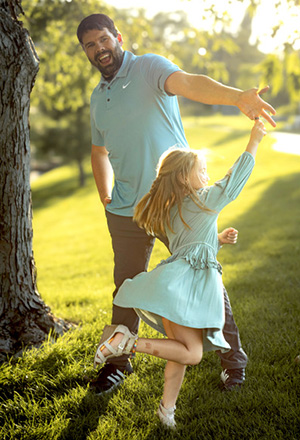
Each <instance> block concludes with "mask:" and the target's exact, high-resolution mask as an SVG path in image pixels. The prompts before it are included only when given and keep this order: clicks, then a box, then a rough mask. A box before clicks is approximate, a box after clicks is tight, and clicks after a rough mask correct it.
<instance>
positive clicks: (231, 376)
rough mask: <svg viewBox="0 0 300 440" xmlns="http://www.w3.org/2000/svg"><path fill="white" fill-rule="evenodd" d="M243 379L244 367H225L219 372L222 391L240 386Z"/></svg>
mask: <svg viewBox="0 0 300 440" xmlns="http://www.w3.org/2000/svg"><path fill="white" fill-rule="evenodd" d="M244 380H245V368H233V369H225V370H223V371H222V373H221V382H222V383H221V389H222V391H231V390H232V389H233V388H237V387H240V386H241V385H242V384H243V382H244Z"/></svg>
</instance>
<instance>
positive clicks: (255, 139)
mask: <svg viewBox="0 0 300 440" xmlns="http://www.w3.org/2000/svg"><path fill="white" fill-rule="evenodd" d="M266 134H267V131H266V129H265V126H264V124H263V123H262V121H260V120H259V119H256V120H255V123H254V126H253V128H252V130H251V134H250V139H249V142H248V145H247V147H246V151H248V153H250V154H252V156H253V157H255V156H256V152H257V148H258V145H259V143H260V141H261V140H262V138H263V137H264V136H265V135H266Z"/></svg>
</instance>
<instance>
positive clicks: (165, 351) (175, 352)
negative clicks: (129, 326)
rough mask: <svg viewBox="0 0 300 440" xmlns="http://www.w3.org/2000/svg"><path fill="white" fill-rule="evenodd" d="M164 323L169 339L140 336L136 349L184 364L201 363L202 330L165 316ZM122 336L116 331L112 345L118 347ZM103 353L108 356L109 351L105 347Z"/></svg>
mask: <svg viewBox="0 0 300 440" xmlns="http://www.w3.org/2000/svg"><path fill="white" fill-rule="evenodd" d="M163 323H164V326H165V330H166V333H167V336H168V339H162V338H160V339H154V338H153V339H152V338H139V339H138V340H137V345H136V351H137V352H139V353H146V354H150V355H152V356H156V357H159V358H161V359H166V360H168V361H173V362H177V363H179V364H182V365H196V364H199V362H200V361H201V358H202V330H199V329H194V328H190V327H183V326H181V325H178V324H174V323H173V322H171V321H168V320H167V319H165V318H163ZM169 335H170V336H169ZM171 335H173V338H171ZM122 338H123V334H122V333H116V335H115V336H114V337H113V339H112V340H111V341H110V345H112V346H113V347H117V346H118V344H119V342H121V340H122ZM102 353H103V354H104V355H105V356H106V355H107V354H109V351H108V350H107V348H106V347H104V349H103V350H102Z"/></svg>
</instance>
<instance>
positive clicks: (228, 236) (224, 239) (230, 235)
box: [218, 228, 239, 246]
mask: <svg viewBox="0 0 300 440" xmlns="http://www.w3.org/2000/svg"><path fill="white" fill-rule="evenodd" d="M238 233H239V231H238V230H237V229H234V228H227V229H224V231H222V232H220V234H218V239H219V242H220V246H222V245H223V244H235V243H236V242H237V239H238Z"/></svg>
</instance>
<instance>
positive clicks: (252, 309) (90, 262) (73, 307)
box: [0, 116, 300, 440]
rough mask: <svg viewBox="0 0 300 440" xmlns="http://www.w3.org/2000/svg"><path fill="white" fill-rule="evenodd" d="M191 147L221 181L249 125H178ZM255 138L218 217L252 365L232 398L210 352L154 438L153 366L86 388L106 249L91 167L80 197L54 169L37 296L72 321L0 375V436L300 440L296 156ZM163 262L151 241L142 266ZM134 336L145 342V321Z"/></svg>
mask: <svg viewBox="0 0 300 440" xmlns="http://www.w3.org/2000/svg"><path fill="white" fill-rule="evenodd" d="M184 124H185V127H186V133H187V137H188V140H189V142H190V145H191V146H192V147H193V148H207V149H209V150H210V149H211V153H210V154H209V156H208V159H209V160H208V169H209V174H210V177H211V181H214V180H216V179H218V178H219V177H222V176H223V175H224V173H225V172H226V171H227V169H228V168H229V167H230V166H231V164H232V162H233V160H235V158H236V157H237V156H238V155H239V154H240V153H241V152H242V149H243V148H244V146H245V145H246V142H247V138H248V133H249V130H250V128H251V125H252V124H251V122H249V121H248V120H247V119H246V118H244V117H226V118H225V117H224V116H220V117H219V116H215V117H209V118H205V119H204V118H202V119H197V118H188V119H185V121H184ZM273 141H274V140H273V139H272V137H271V135H270V136H268V137H266V138H265V139H264V141H263V143H262V145H261V147H260V150H259V153H258V155H257V159H256V162H257V164H256V166H255V169H254V172H253V174H252V176H251V178H250V180H249V182H248V183H247V185H246V187H245V189H244V191H243V193H242V195H241V196H240V197H239V198H238V199H237V200H236V201H235V202H234V203H232V204H231V205H230V206H229V207H227V208H226V209H225V210H224V211H223V213H222V215H221V217H220V222H219V226H220V229H221V228H223V227H227V226H234V227H236V228H237V229H238V230H239V240H238V243H237V245H235V246H232V247H224V248H223V249H222V250H221V251H220V253H219V260H220V262H221V263H222V265H223V269H224V277H223V278H224V284H225V286H226V287H227V290H228V293H229V296H230V299H231V303H232V308H233V312H234V316H235V319H236V321H237V324H238V327H239V330H240V334H241V338H242V343H243V347H244V349H245V351H246V352H247V354H248V356H249V364H248V367H247V380H246V383H245V385H244V387H243V389H242V390H241V391H240V392H231V393H230V394H224V393H221V392H220V391H219V389H218V383H219V374H220V371H221V366H220V362H219V359H218V357H217V356H216V355H215V354H214V353H209V354H205V356H204V359H203V361H202V363H201V364H200V365H199V366H196V367H189V368H188V370H187V374H186V378H185V381H184V385H183V388H182V391H181V393H180V396H179V399H178V405H177V407H178V410H177V421H178V432H177V433H175V434H172V433H168V432H165V431H164V430H163V429H162V428H161V426H160V425H159V423H158V421H157V420H156V417H155V415H154V411H155V409H156V408H157V405H158V402H159V400H160V398H161V393H162V387H163V370H164V365H165V363H164V361H162V360H159V359H156V358H151V357H149V356H146V355H142V354H138V355H137V356H136V359H135V360H134V361H133V363H134V369H135V374H134V375H132V376H130V378H129V379H128V380H127V381H126V382H125V383H124V385H123V386H122V387H121V388H120V389H118V390H116V391H115V392H113V393H112V394H110V395H107V396H104V397H98V396H95V395H94V394H93V393H91V392H90V391H89V389H88V387H87V386H86V385H85V383H84V379H83V376H84V375H85V374H87V375H90V376H92V375H93V374H95V373H94V371H93V369H92V359H93V354H94V350H95V346H96V343H97V340H98V338H99V335H100V333H101V331H102V328H103V326H104V325H105V324H107V323H109V321H110V316H111V292H112V290H113V281H112V258H113V256H112V251H111V247H110V237H109V234H108V232H107V228H106V222H105V216H104V212H103V209H102V207H101V206H100V202H99V199H98V195H97V191H96V188H95V184H94V182H93V178H92V175H91V172H90V166H89V162H87V163H86V168H87V170H88V172H89V177H88V182H87V186H86V188H84V189H78V188H77V176H76V170H75V168H72V167H64V168H60V169H56V170H54V171H52V172H49V173H47V174H45V175H44V176H42V177H41V178H40V179H38V180H37V181H36V182H35V183H34V184H33V207H34V223H33V227H34V254H35V259H36V264H37V269H38V288H39V291H40V293H41V295H42V297H43V299H44V301H45V302H46V303H47V304H48V305H49V306H50V307H51V309H52V312H53V313H54V314H55V315H56V316H59V317H61V318H65V319H68V320H71V321H74V322H76V323H78V324H79V325H78V328H77V329H76V330H73V331H70V332H69V333H68V334H66V335H65V336H64V337H62V338H60V339H58V341H57V342H56V343H55V344H53V343H51V338H49V341H47V342H46V343H45V344H44V346H43V348H41V349H39V350H36V349H34V350H27V351H26V352H25V353H24V355H23V356H22V357H21V358H19V359H10V360H9V361H8V362H7V363H5V364H3V365H2V366H1V368H0V386H1V396H2V401H1V406H0V439H1V440H2V439H3V440H8V439H14V440H15V439H30V440H33V439H41V440H48V439H49V440H50V439H51V440H52V439H53V440H54V439H59V440H60V439H61V440H63V439H67V440H85V439H89V440H96V439H97V440H100V439H103V440H104V439H105V440H108V439H120V440H121V439H124V440H125V439H130V440H134V439H136V440H142V439H147V440H150V439H153V440H154V439H155V440H156V439H172V438H174V439H193V440H194V439H205V440H210V439H211V440H219V439H220V440H224V439H230V440H232V439H234V440H235V439H238V440H242V439H259V440H260V439H272V440H273V439H276V440H277V439H282V440H287V439H293V440H296V439H297V440H299V439H300V427H299V426H300V416H299V414H300V407H299V398H300V365H297V364H296V363H295V362H294V359H295V357H296V356H297V355H298V354H300V343H299V328H300V299H299V293H300V272H299V257H300V251H299V248H300V240H299V239H300V232H299V218H300V185H299V182H300V180H299V178H300V157H299V156H295V155H289V154H283V153H278V152H274V151H273V150H272V143H273ZM167 255H168V253H167V251H166V250H165V249H164V247H163V245H161V244H160V243H157V244H156V245H155V249H154V252H153V256H152V259H151V267H153V266H155V265H156V264H157V262H159V261H160V260H161V259H162V258H165V257H166V256H167ZM140 333H141V334H142V335H145V336H146V335H148V336H156V333H155V332H154V331H152V330H151V329H149V328H148V327H147V326H146V325H144V324H142V325H141V332H140Z"/></svg>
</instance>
